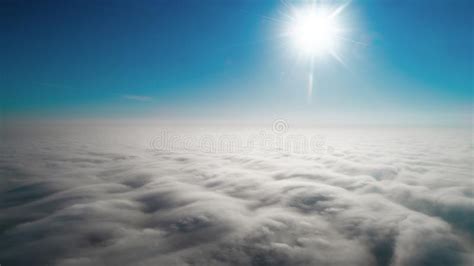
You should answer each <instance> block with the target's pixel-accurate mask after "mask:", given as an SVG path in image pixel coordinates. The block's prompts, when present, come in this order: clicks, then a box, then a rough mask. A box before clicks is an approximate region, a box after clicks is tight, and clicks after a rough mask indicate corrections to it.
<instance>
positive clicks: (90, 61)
mask: <svg viewBox="0 0 474 266" xmlns="http://www.w3.org/2000/svg"><path fill="white" fill-rule="evenodd" d="M286 2H290V3H292V4H293V5H295V6H298V5H299V4H301V3H302V1H299V2H291V1H285V2H282V1H263V0H262V1H251V0H248V1H237V0H229V1H218V0H207V1H206V0H205V1H198V0H194V1H176V0H175V1H164V0H163V1H150V0H134V1H131V0H130V1H123V0H116V1H112V0H102V1H92V0H87V1H84V0H81V1H76V0H68V1H60V0H57V1H44V0H36V1H21V0H17V1H14V0H2V1H0V12H1V16H0V26H1V30H2V41H1V42H0V51H1V73H2V75H1V87H2V103H1V104H2V110H3V113H4V114H7V115H8V116H16V115H21V116H31V115H34V116H45V117H47V116H55V115H61V116H75V117H77V116H79V117H110V116H119V117H120V116H123V117H135V116H140V117H143V116H154V115H157V116H160V115H161V116H172V115H183V116H193V115H201V116H213V115H216V114H218V115H222V114H227V115H236V114H239V115H245V116H252V115H254V114H256V113H262V112H266V113H269V114H271V113H279V112H282V113H287V112H292V113H294V114H298V115H304V116H306V117H312V116H315V117H316V116H318V115H319V116H320V117H321V116H325V117H327V118H328V119H330V118H331V117H332V116H338V115H339V116H340V115H343V114H347V113H350V114H358V115H359V116H360V117H365V116H370V114H371V113H373V112H374V111H375V112H376V113H383V114H387V116H390V115H393V116H398V117H399V119H408V118H407V117H410V118H412V119H415V120H416V119H438V118H439V117H440V115H441V116H443V115H446V114H448V116H449V117H448V118H446V119H448V120H449V119H450V116H451V115H462V114H466V113H467V114H470V112H471V108H472V89H473V79H472V76H473V47H474V35H473V16H472V13H473V11H474V8H473V7H474V4H473V1H469V0H453V1H446V0H444V1H441V0H434V1H433V0H430V1H428V0H400V1H395V0H378V1H375V0H373V1H357V0H354V1H352V2H351V4H350V5H349V7H348V8H346V9H345V10H344V14H343V16H345V19H346V20H345V23H346V24H348V25H346V26H347V27H348V28H350V39H351V40H352V41H354V42H352V41H351V42H347V43H346V44H344V45H343V46H344V47H343V48H344V49H342V50H341V51H340V52H341V57H342V58H343V60H344V61H345V65H342V64H340V63H338V62H337V61H336V60H331V59H330V58H325V59H323V60H321V61H319V62H316V63H315V70H314V72H315V85H314V95H313V104H312V105H311V106H308V105H307V104H306V101H305V97H306V85H305V84H306V78H307V71H308V70H307V69H308V64H307V62H306V61H305V60H302V59H301V58H299V57H298V56H296V54H295V53H294V51H292V49H291V48H290V47H288V45H287V40H284V39H282V38H281V37H280V30H281V22H279V20H281V19H282V18H283V15H282V14H284V13H285V12H286V9H287V7H286V5H285V3H286ZM332 2H333V3H338V2H335V1H332ZM341 16H342V15H341ZM427 115H428V116H433V117H436V118H433V117H430V118H427ZM384 116H385V115H384Z"/></svg>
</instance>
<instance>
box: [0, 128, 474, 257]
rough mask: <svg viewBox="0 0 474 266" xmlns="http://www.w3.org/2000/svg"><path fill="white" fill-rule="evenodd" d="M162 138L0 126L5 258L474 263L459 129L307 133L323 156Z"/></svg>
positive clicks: (140, 132)
mask: <svg viewBox="0 0 474 266" xmlns="http://www.w3.org/2000/svg"><path fill="white" fill-rule="evenodd" d="M162 130H163V128H146V127H144V128H133V129H132V128H130V127H126V126H124V127H120V128H118V127H109V128H106V127H83V126H81V127H75V126H68V127H61V128H56V127H52V128H34V131H33V130H32V129H25V128H23V129H12V130H8V132H7V131H5V132H4V134H3V137H2V138H3V141H2V147H1V148H2V153H1V155H0V156H1V157H0V173H1V176H2V179H1V180H0V182H1V183H0V189H1V191H0V263H1V264H2V265H3V264H4V265H51V264H53V265H361V266H362V265H363V266H366V265H394V266H398V265H471V263H472V262H473V258H472V247H473V240H472V238H473V234H474V222H473V217H474V206H473V196H474V193H473V187H472V173H473V172H472V171H473V166H472V152H473V150H472V144H471V141H470V139H471V133H470V132H468V131H462V130H446V129H436V130H415V129H404V130H395V129H391V130H381V129H379V130H375V129H354V130H349V129H306V130H304V131H300V132H298V134H302V135H304V136H311V135H315V134H318V135H320V136H324V137H325V145H327V146H330V147H331V149H324V150H322V151H321V152H299V153H298V152H291V151H288V150H285V149H258V148H255V149H252V150H247V152H242V151H239V152H231V151H228V152H223V151H215V152H208V151H207V150H202V149H196V148H195V147H197V146H193V147H194V148H193V149H172V148H170V149H157V148H156V147H151V146H150V143H153V141H152V140H153V139H154V138H155V137H156V136H158V135H159V134H160V132H162ZM183 130H188V129H176V131H174V132H175V133H176V132H182V131H183ZM191 131H196V130H195V129H189V131H186V132H188V133H189V132H191ZM250 131H252V129H250ZM33 132H34V133H33ZM212 132H215V129H209V130H208V131H206V129H204V130H201V131H196V133H189V134H191V135H193V136H194V137H195V138H191V139H192V140H193V141H198V140H199V136H202V135H203V134H205V133H206V134H207V133H209V134H215V133H212ZM224 132H225V134H227V135H229V134H241V135H240V136H244V133H241V132H236V131H235V130H230V129H226V130H224ZM242 132H243V130H242ZM257 132H258V131H257ZM188 133H187V134H188ZM289 133H291V132H288V134H289ZM285 134H286V133H285ZM171 135H173V133H171ZM174 136H176V135H174ZM196 136H197V138H196ZM170 147H172V146H170Z"/></svg>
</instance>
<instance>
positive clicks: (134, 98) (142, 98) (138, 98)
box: [122, 94, 153, 102]
mask: <svg viewBox="0 0 474 266" xmlns="http://www.w3.org/2000/svg"><path fill="white" fill-rule="evenodd" d="M122 98H123V99H127V100H132V101H139V102H149V101H153V98H152V97H150V96H145V95H130V94H125V95H122Z"/></svg>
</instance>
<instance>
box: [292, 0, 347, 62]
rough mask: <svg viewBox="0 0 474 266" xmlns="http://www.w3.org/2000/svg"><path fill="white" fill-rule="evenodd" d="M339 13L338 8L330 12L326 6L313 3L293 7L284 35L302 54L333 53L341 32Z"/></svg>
mask: <svg viewBox="0 0 474 266" xmlns="http://www.w3.org/2000/svg"><path fill="white" fill-rule="evenodd" d="M339 13H340V9H339V8H336V9H335V10H334V11H332V12H331V10H330V9H329V8H327V7H324V6H315V5H311V6H309V7H305V8H300V9H295V10H293V14H292V16H291V19H290V21H289V22H290V23H289V24H288V28H287V34H286V35H287V37H289V38H290V40H292V42H293V43H294V46H295V47H296V49H298V50H299V51H300V52H302V53H303V54H306V55H310V56H320V55H324V54H334V53H335V51H336V49H337V47H338V46H339V43H340V39H341V35H342V33H343V27H342V25H341V22H340V21H339V19H338V14H339Z"/></svg>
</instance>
